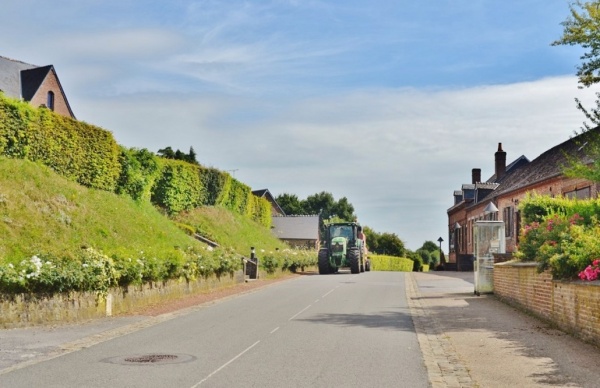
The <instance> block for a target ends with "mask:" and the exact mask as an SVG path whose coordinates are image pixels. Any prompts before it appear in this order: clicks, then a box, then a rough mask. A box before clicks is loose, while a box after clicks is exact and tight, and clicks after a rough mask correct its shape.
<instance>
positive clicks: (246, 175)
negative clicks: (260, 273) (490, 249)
mask: <svg viewBox="0 0 600 388" xmlns="http://www.w3.org/2000/svg"><path fill="white" fill-rule="evenodd" d="M578 94H579V95H580V96H581V97H582V98H583V99H584V100H585V101H589V102H591V101H592V100H593V96H592V93H591V92H590V91H588V90H584V91H580V90H578V89H577V87H576V79H575V78H574V77H558V78H547V79H542V80H539V81H535V82H527V83H519V84H513V85H496V86H494V85H490V86H482V87H476V88H467V89H454V90H415V89H397V90H393V89H387V90H384V89H379V90H376V89H373V90H362V91H355V92H351V93H348V94H338V95H335V96H323V97H315V98H313V99H306V100H297V101H295V100H287V101H283V102H281V101H280V102H278V101H271V100H263V101H255V100H252V99H251V98H242V97H237V98H232V97H224V96H212V97H198V96H193V95H179V96H173V95H168V94H165V95H156V96H145V97H136V96H130V97H126V98H125V97H124V98H120V99H107V100H103V101H94V102H92V101H87V102H83V103H82V104H83V105H85V106H88V107H93V110H89V111H85V113H83V114H82V116H83V115H85V116H86V117H85V118H84V117H82V118H84V119H85V120H87V121H91V122H95V123H98V124H100V125H102V126H104V127H106V128H108V129H110V130H113V131H114V134H115V136H116V138H117V140H118V141H119V142H121V143H123V144H125V145H127V146H136V147H146V148H149V149H150V150H153V151H156V150H158V149H159V148H163V147H165V146H168V145H169V146H172V147H174V148H180V149H182V150H187V149H188V147H189V146H193V147H194V149H195V150H196V152H197V153H198V158H199V160H200V161H201V163H203V164H206V165H210V166H215V167H217V168H220V169H222V170H233V169H237V171H236V178H238V179H240V180H241V181H242V182H244V183H246V184H248V185H250V186H251V187H253V188H254V189H259V188H268V189H269V190H271V192H272V193H273V194H275V195H278V194H282V193H284V192H287V193H292V194H297V195H298V196H299V197H301V198H305V197H306V196H307V195H311V194H314V193H317V192H320V191H328V192H331V193H332V194H333V195H334V196H335V197H336V198H341V197H343V196H345V197H347V198H348V199H349V201H350V202H351V203H352V204H353V205H354V206H355V208H356V211H357V214H358V216H359V218H361V220H362V221H363V222H364V223H366V224H367V225H369V226H371V227H372V228H374V229H375V230H376V231H380V232H393V233H397V234H398V235H399V236H400V238H402V239H403V240H405V242H406V243H407V244H408V246H409V247H410V248H412V249H416V248H418V246H420V245H421V244H422V242H423V241H424V239H433V240H435V239H437V237H439V236H438V235H440V234H442V235H443V236H444V238H445V235H444V233H445V230H446V227H445V223H446V210H447V209H448V208H449V207H450V206H451V205H452V193H453V191H454V190H456V189H459V188H460V186H461V184H463V183H469V182H470V179H471V169H472V168H481V169H482V175H483V177H484V178H486V179H487V177H489V176H491V175H492V174H493V173H494V171H493V166H494V159H493V158H494V152H495V151H496V149H497V144H498V143H499V142H502V143H503V148H504V150H505V151H506V152H507V153H508V161H509V162H510V161H512V160H513V159H515V158H517V157H518V156H520V155H521V154H525V155H526V156H527V157H529V158H530V159H534V158H535V157H537V156H538V155H539V154H541V153H542V152H544V151H546V150H547V149H549V148H551V147H553V146H555V145H557V144H559V143H561V142H563V141H565V140H567V139H568V138H569V136H570V135H571V134H572V133H573V131H575V130H577V129H578V128H579V127H580V124H581V122H582V121H583V120H582V119H583V116H582V115H581V113H580V112H578V111H577V110H576V109H575V107H574V103H573V97H575V96H576V95H578ZM253 113H254V115H253Z"/></svg>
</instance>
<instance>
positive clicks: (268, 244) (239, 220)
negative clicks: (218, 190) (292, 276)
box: [173, 206, 288, 255]
mask: <svg viewBox="0 0 600 388" xmlns="http://www.w3.org/2000/svg"><path fill="white" fill-rule="evenodd" d="M173 220H174V221H176V222H178V223H181V224H184V225H189V226H190V227H191V228H193V229H194V230H195V231H196V232H197V233H198V234H200V235H201V236H203V237H205V238H208V239H210V240H213V241H215V242H217V243H218V244H219V245H220V246H222V247H224V248H233V249H234V250H235V251H236V252H238V253H240V254H243V255H249V254H250V248H251V247H255V248H256V250H257V252H259V251H261V250H264V251H266V252H268V251H273V250H275V248H279V249H285V248H288V246H287V245H286V244H285V243H283V242H281V241H280V240H279V239H278V238H276V237H275V236H273V235H272V234H271V232H270V231H269V229H267V228H265V227H264V226H262V225H260V224H258V223H256V222H254V221H252V220H250V219H248V218H247V217H244V216H242V215H239V214H236V213H233V212H230V211H228V210H226V209H224V208H220V207H212V206H211V207H202V208H197V209H194V210H192V211H190V212H183V213H180V214H178V215H176V216H174V217H173Z"/></svg>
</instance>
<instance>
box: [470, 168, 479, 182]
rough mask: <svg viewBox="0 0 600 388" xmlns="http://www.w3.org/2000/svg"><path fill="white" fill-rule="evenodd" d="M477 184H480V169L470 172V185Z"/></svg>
mask: <svg viewBox="0 0 600 388" xmlns="http://www.w3.org/2000/svg"><path fill="white" fill-rule="evenodd" d="M479 182H481V169H480V168H474V169H473V170H471V183H473V184H475V183H479Z"/></svg>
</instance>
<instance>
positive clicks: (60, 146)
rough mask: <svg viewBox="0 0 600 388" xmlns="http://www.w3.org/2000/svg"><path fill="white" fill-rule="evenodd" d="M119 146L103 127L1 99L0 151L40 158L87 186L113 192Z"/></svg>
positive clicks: (115, 181) (59, 172)
mask: <svg viewBox="0 0 600 388" xmlns="http://www.w3.org/2000/svg"><path fill="white" fill-rule="evenodd" d="M119 153H120V151H119V146H118V144H117V142H116V141H115V139H114V137H113V136H112V134H111V133H110V132H108V131H106V130H104V129H101V128H99V127H95V126H93V125H89V124H86V123H84V122H81V121H77V120H74V119H71V118H68V117H64V116H61V115H58V114H55V113H54V112H52V111H50V110H49V109H45V108H39V109H38V108H34V107H32V106H30V105H29V104H27V103H24V102H20V101H14V100H10V99H6V98H0V154H2V155H6V156H11V157H18V158H27V159H29V160H32V161H39V162H41V163H42V164H44V165H46V166H48V167H50V168H52V169H53V170H54V171H56V172H57V173H58V174H60V175H63V176H65V177H67V178H69V179H72V180H74V181H76V182H78V183H80V184H82V185H84V186H88V187H93V188H97V189H102V190H109V191H114V190H115V189H116V185H117V179H118V177H119V174H120V170H121V166H120V164H119Z"/></svg>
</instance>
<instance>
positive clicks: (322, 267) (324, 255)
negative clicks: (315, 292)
mask: <svg viewBox="0 0 600 388" xmlns="http://www.w3.org/2000/svg"><path fill="white" fill-rule="evenodd" d="M329 273H331V268H330V266H329V251H328V250H327V249H321V250H319V275H327V274H329Z"/></svg>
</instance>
